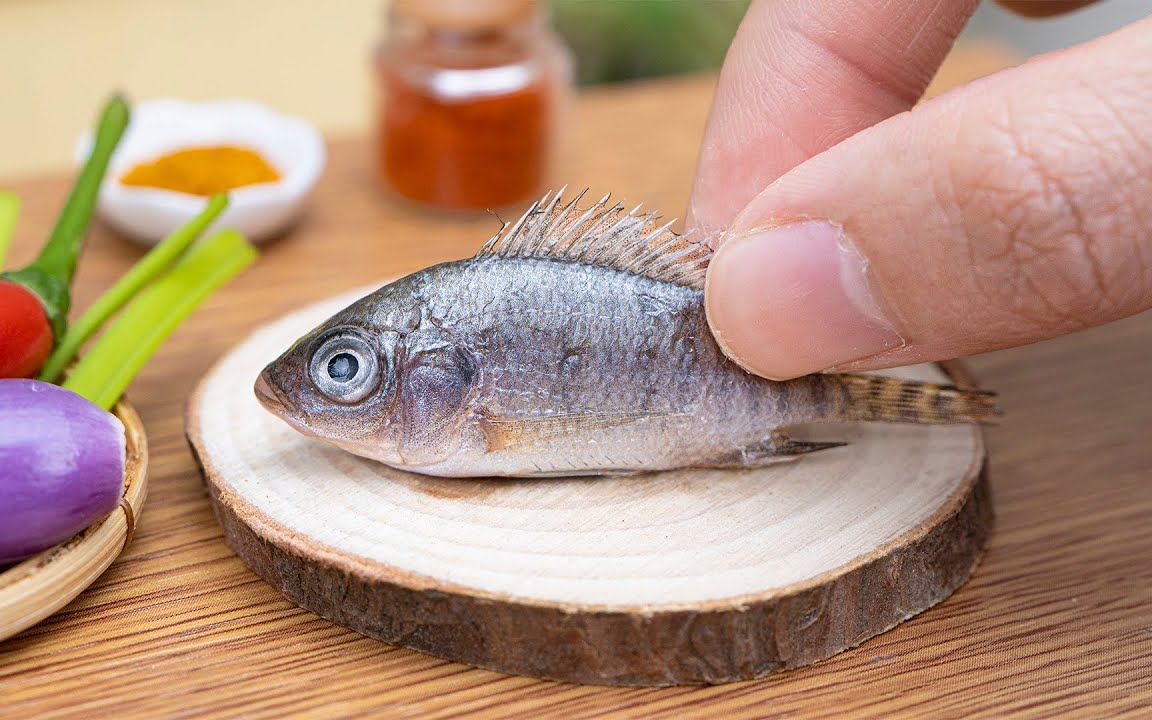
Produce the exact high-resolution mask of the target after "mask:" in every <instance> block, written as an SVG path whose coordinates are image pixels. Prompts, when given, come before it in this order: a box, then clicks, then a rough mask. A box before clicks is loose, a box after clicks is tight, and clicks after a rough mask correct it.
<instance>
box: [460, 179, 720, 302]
mask: <svg viewBox="0 0 1152 720" xmlns="http://www.w3.org/2000/svg"><path fill="white" fill-rule="evenodd" d="M585 192H587V191H586V190H585V191H582V192H580V193H579V194H578V195H576V197H575V198H573V199H572V200H568V201H564V200H563V199H562V195H563V193H564V188H561V189H560V191H559V192H557V193H555V194H551V193H549V194H547V195H545V196H544V197H542V198H540V200H539V201H537V202H536V203H534V204H533V205H532V207H530V208H529V209H528V212H526V213H524V215H523V216H522V217H521V218H520V219H519V220H517V221H516V222H515V223H511V224H508V223H505V225H504V226H503V227H502V228H500V232H498V233H496V235H494V236H493V237H492V238H491V239H490V240H489V241H488V242H487V243H485V245H484V247H483V248H482V249H481V250H480V252H479V253H477V254H476V257H491V256H496V257H530V258H551V259H555V260H568V261H571V262H575V263H582V264H585V265H597V266H600V267H606V268H612V269H614V270H620V271H622V272H628V273H633V274H635V275H643V276H644V277H649V278H652V279H653V280H661V281H664V282H670V283H676V284H677V285H684V286H687V287H692V288H697V289H703V288H704V273H705V271H706V270H707V269H708V261H709V260H710V259H711V258H712V247H711V246H710V245H709V244H708V243H707V242H703V241H696V240H690V239H688V238H686V237H684V236H681V235H677V234H676V233H674V232H672V230H671V229H670V228H671V225H672V223H670V222H669V223H664V224H661V223H660V222H658V221H659V219H660V216H659V215H658V214H656V213H654V212H648V213H643V214H640V212H639V210H640V207H639V206H636V208H635V209H633V210H632V211H631V212H627V211H625V209H624V204H623V203H619V202H618V203H614V204H612V205H609V204H608V202H609V196H608V195H605V196H604V197H602V198H600V200H598V201H597V202H595V203H594V204H592V205H591V206H589V207H588V208H583V209H581V208H579V207H577V203H578V202H579V201H580V199H581V198H582V197H584V194H585Z"/></svg>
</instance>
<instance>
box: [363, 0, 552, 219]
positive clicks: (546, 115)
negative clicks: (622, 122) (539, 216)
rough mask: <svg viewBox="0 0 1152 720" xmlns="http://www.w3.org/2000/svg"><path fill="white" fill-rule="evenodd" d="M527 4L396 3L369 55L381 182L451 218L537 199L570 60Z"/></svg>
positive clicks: (494, 0) (490, 0) (537, 7)
mask: <svg viewBox="0 0 1152 720" xmlns="http://www.w3.org/2000/svg"><path fill="white" fill-rule="evenodd" d="M544 5H545V4H544V3H543V2H534V1H533V0H483V1H482V2H477V1H476V0H394V1H393V3H392V5H391V12H390V15H389V24H388V34H387V38H386V40H385V41H384V43H383V44H382V45H381V47H380V49H379V52H378V54H377V68H376V69H377V75H378V81H379V84H380V96H381V97H380V109H379V117H378V125H377V132H378V138H377V151H378V169H379V176H380V179H381V182H382V183H383V184H384V185H385V186H386V187H388V188H390V189H391V190H393V191H394V192H396V193H398V194H399V195H401V196H403V197H405V198H407V199H409V200H412V201H414V202H416V203H419V204H422V205H426V206H431V207H435V208H441V209H447V210H455V211H483V210H488V209H497V208H502V207H506V206H511V205H516V204H523V203H524V202H525V201H528V200H530V199H533V198H534V197H535V196H537V195H538V194H539V193H541V192H542V190H543V189H544V186H545V184H546V182H548V176H549V171H550V169H551V165H552V162H553V158H554V155H555V150H556V145H557V128H558V125H559V123H560V115H561V112H562V108H563V105H564V102H565V98H566V97H567V95H568V94H569V92H570V87H571V77H572V72H571V61H570V56H569V54H568V52H567V50H566V49H565V48H564V46H563V44H562V43H561V41H560V39H559V38H558V37H557V35H556V34H555V33H554V32H553V31H552V30H551V29H550V27H549V26H548V23H547V16H546V12H545V9H544Z"/></svg>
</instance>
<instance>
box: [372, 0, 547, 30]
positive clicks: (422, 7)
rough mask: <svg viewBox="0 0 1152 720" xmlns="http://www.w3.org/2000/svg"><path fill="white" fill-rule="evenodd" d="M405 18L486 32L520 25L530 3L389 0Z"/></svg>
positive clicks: (515, 0) (533, 4) (532, 6)
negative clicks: (409, 17)
mask: <svg viewBox="0 0 1152 720" xmlns="http://www.w3.org/2000/svg"><path fill="white" fill-rule="evenodd" d="M393 2H394V3H395V4H396V5H397V6H399V9H400V10H402V11H403V12H404V13H405V14H408V15H411V16H413V17H416V18H419V19H420V20H421V21H423V22H425V23H428V24H429V25H432V26H435V27H437V28H441V29H445V30H487V29H490V28H498V27H501V26H504V25H511V24H515V23H518V22H521V21H523V20H524V19H525V18H528V17H530V16H531V15H533V14H534V13H535V12H536V9H537V8H536V2H535V1H534V0H480V1H478V0H393Z"/></svg>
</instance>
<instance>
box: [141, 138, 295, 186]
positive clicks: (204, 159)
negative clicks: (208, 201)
mask: <svg viewBox="0 0 1152 720" xmlns="http://www.w3.org/2000/svg"><path fill="white" fill-rule="evenodd" d="M279 179H280V173H279V172H277V170H276V168H274V167H272V165H271V164H269V162H268V161H267V160H265V159H264V157H263V156H262V155H260V153H258V152H256V151H254V150H249V149H247V148H242V147H233V146H230V145H213V146H206V147H193V148H187V149H185V150H177V151H176V152H172V153H168V154H167V155H162V156H160V157H158V158H156V159H155V160H151V161H148V162H143V163H140V164H139V165H137V166H135V167H134V168H132V169H131V170H129V171H128V172H127V173H125V174H124V175H123V176H122V177H121V178H120V182H121V183H123V184H124V185H134V186H143V187H154V188H162V189H165V190H175V191H176V192H182V193H188V194H189V195H204V196H206V197H207V196H211V195H216V194H217V193H223V192H228V191H229V190H233V189H235V188H238V187H243V186H245V185H256V184H257V183H268V182H276V181H277V180H279Z"/></svg>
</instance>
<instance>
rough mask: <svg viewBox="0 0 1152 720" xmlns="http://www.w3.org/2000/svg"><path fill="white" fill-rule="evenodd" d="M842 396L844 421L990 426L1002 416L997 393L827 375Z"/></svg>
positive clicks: (914, 382)
mask: <svg viewBox="0 0 1152 720" xmlns="http://www.w3.org/2000/svg"><path fill="white" fill-rule="evenodd" d="M824 377H825V378H827V381H828V382H829V384H831V386H832V388H833V390H834V391H835V392H836V394H838V395H839V396H840V399H841V402H840V403H839V405H840V409H839V412H838V413H836V415H837V418H838V419H842V420H867V421H873V422H896V423H916V424H919V425H949V424H952V423H966V422H968V423H991V422H995V419H996V418H997V417H999V416H1000V415H1001V412H1000V408H999V407H997V405H996V393H991V392H985V391H982V390H963V389H961V388H958V387H954V386H952V385H936V384H933V383H925V382H917V381H915V380H901V379H899V378H892V377H885V376H882V375H826V376H824Z"/></svg>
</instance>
